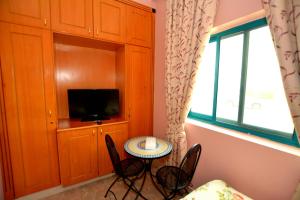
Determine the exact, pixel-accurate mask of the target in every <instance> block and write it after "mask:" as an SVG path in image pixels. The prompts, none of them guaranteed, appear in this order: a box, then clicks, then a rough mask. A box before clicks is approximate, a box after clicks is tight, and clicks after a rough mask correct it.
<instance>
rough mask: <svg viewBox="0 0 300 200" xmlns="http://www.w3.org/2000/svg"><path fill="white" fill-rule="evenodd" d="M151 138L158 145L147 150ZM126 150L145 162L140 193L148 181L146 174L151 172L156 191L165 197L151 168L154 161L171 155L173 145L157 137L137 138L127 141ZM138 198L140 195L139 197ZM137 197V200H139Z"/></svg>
mask: <svg viewBox="0 0 300 200" xmlns="http://www.w3.org/2000/svg"><path fill="white" fill-rule="evenodd" d="M148 138H150V139H152V140H153V139H155V140H156V145H155V147H154V148H153V149H147V148H146V140H147V139H148ZM124 149H125V151H126V152H127V153H128V154H130V155H132V156H134V157H136V158H141V159H143V160H144V161H145V170H144V174H143V176H144V178H143V182H142V185H141V188H140V191H139V192H141V190H142V189H143V186H144V183H145V180H146V175H147V174H146V173H147V172H149V174H150V177H151V180H152V182H153V184H154V186H155V187H156V189H157V190H158V191H159V192H160V193H161V194H162V195H163V193H162V191H161V190H160V189H159V188H158V186H157V184H156V183H155V181H154V179H153V177H154V175H153V174H152V172H151V166H152V161H153V160H154V159H158V158H162V157H164V156H167V155H168V154H170V153H171V151H172V144H171V143H170V142H168V141H165V140H162V139H159V138H155V137H146V136H145V137H135V138H131V139H129V140H127V141H126V143H125V144H124ZM137 197H138V195H137ZM137 197H136V199H137Z"/></svg>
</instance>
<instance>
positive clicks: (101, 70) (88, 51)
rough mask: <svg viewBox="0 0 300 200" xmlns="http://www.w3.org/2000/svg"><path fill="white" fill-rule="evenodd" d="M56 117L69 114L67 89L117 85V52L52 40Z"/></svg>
mask: <svg viewBox="0 0 300 200" xmlns="http://www.w3.org/2000/svg"><path fill="white" fill-rule="evenodd" d="M55 62H56V81H57V104H58V118H60V119H61V118H68V117H69V108H68V97H67V89H97V88H107V89H109V88H116V52H115V51H109V50H103V49H97V48H89V47H82V46H73V45H68V44H61V43H55Z"/></svg>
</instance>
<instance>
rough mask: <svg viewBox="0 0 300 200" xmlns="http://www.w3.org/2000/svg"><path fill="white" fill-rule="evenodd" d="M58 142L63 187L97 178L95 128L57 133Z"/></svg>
mask: <svg viewBox="0 0 300 200" xmlns="http://www.w3.org/2000/svg"><path fill="white" fill-rule="evenodd" d="M58 142H59V143H58V144H59V161H60V175H61V183H62V184H63V185H70V184H74V183H78V182H81V181H84V180H88V179H91V178H94V177H97V175H98V163H97V158H98V155H97V128H83V129H77V130H68V131H62V132H59V133H58Z"/></svg>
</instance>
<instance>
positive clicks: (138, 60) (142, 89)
mask: <svg viewBox="0 0 300 200" xmlns="http://www.w3.org/2000/svg"><path fill="white" fill-rule="evenodd" d="M125 51H126V64H127V67H128V69H127V70H128V75H127V79H128V83H127V84H128V98H129V99H128V100H129V137H134V136H140V135H152V134H153V133H152V112H153V111H152V107H153V100H152V98H153V69H152V56H151V50H150V49H148V48H144V47H138V46H126V50H125Z"/></svg>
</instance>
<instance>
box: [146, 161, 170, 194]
mask: <svg viewBox="0 0 300 200" xmlns="http://www.w3.org/2000/svg"><path fill="white" fill-rule="evenodd" d="M149 165H150V166H149V173H150V177H151V181H152V184H153V185H154V186H155V188H156V189H157V191H158V192H159V193H160V194H161V195H162V196H163V197H164V198H165V199H166V198H167V197H166V195H165V194H164V193H163V191H161V189H160V188H159V187H158V185H157V184H156V182H155V180H154V178H153V177H155V175H153V174H152V170H151V168H152V160H151V161H150V162H149Z"/></svg>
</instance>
